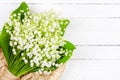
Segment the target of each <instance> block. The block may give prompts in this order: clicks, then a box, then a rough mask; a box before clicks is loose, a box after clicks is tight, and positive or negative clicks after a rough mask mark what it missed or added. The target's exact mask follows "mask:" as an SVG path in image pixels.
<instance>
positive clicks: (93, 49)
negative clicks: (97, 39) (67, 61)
mask: <svg viewBox="0 0 120 80" xmlns="http://www.w3.org/2000/svg"><path fill="white" fill-rule="evenodd" d="M71 59H72V60H76V59H77V60H78V59H80V60H92V59H96V60H101V59H104V60H109V59H110V60H114V59H115V60H120V46H77V47H76V50H74V52H73V56H72V57H71Z"/></svg>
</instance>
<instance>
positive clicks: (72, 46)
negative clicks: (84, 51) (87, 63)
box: [63, 41, 76, 51]
mask: <svg viewBox="0 0 120 80" xmlns="http://www.w3.org/2000/svg"><path fill="white" fill-rule="evenodd" d="M65 42H66V44H65V45H64V46H63V48H64V49H68V50H72V51H73V50H74V49H75V48H76V47H75V46H74V45H73V44H72V43H71V42H69V41H65Z"/></svg>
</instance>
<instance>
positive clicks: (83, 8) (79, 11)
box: [0, 3, 120, 17]
mask: <svg viewBox="0 0 120 80" xmlns="http://www.w3.org/2000/svg"><path fill="white" fill-rule="evenodd" d="M18 5H19V4H17V5H16V4H7V5H5V4H2V3H0V7H2V8H0V11H5V12H7V13H8V12H10V11H11V10H13V9H15V8H16V7H18ZM29 6H30V9H31V10H32V11H33V12H40V11H45V10H49V9H53V10H55V11H57V12H61V13H62V14H63V16H65V17H120V11H119V8H120V5H53V4H45V5H41V4H30V5H29ZM8 7H9V8H8Z"/></svg>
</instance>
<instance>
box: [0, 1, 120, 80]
mask: <svg viewBox="0 0 120 80" xmlns="http://www.w3.org/2000/svg"><path fill="white" fill-rule="evenodd" d="M21 1H22V0H19V1H17V0H1V1H0V28H2V26H3V24H4V23H5V21H7V19H8V16H9V13H10V12H11V11H12V10H14V9H15V8H16V7H18V5H19V3H20V2H21ZM24 1H26V2H28V4H29V6H30V8H31V10H32V11H33V12H41V11H44V10H49V9H51V8H53V9H54V10H55V11H58V12H61V13H62V16H64V17H66V18H69V19H70V20H71V23H70V25H69V27H68V28H67V30H66V34H65V38H66V39H67V40H69V41H71V42H73V43H74V44H75V45H76V47H77V49H76V50H75V51H74V55H73V57H72V58H71V60H70V61H68V63H67V66H66V70H65V72H64V73H63V75H62V77H61V79H60V80H120V0H39V1H38V0H24Z"/></svg>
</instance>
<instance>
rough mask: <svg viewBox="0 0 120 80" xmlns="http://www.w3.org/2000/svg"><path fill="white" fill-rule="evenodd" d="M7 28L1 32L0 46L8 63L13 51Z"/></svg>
mask: <svg viewBox="0 0 120 80" xmlns="http://www.w3.org/2000/svg"><path fill="white" fill-rule="evenodd" d="M5 26H8V25H7V23H6V24H5ZM5 26H4V27H3V30H2V32H1V36H0V45H1V48H2V51H3V53H4V56H5V58H6V61H7V62H8V59H9V55H10V50H11V49H10V46H9V40H10V35H9V34H8V33H7V32H6V29H5Z"/></svg>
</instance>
